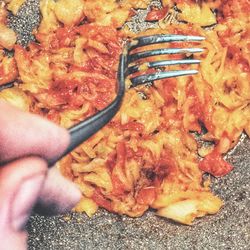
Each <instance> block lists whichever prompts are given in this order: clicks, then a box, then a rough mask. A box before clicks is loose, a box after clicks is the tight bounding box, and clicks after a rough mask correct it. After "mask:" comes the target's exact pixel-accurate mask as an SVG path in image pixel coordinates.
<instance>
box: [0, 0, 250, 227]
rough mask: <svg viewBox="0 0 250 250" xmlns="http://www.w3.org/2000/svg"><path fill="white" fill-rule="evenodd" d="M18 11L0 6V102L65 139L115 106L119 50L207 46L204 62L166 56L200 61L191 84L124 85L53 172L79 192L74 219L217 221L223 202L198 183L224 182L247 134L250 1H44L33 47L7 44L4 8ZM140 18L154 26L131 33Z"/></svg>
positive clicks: (11, 40) (15, 4) (14, 5)
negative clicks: (143, 44)
mask: <svg viewBox="0 0 250 250" xmlns="http://www.w3.org/2000/svg"><path fill="white" fill-rule="evenodd" d="M0 2H1V1H0ZM24 2H25V1H23V0H22V1H20V0H12V1H2V3H1V7H0V85H4V84H8V83H10V82H12V83H14V86H13V87H12V88H7V89H4V90H3V91H1V92H0V98H1V99H5V100H7V101H9V102H10V103H12V104H13V105H16V106H17V107H19V108H21V109H23V110H26V111H30V112H33V113H36V114H40V115H41V116H44V117H46V118H48V119H50V120H52V121H54V122H56V123H58V124H60V125H61V126H64V127H66V128H69V127H71V126H73V125H74V124H76V123H78V122H80V121H82V120H84V119H86V118H87V117H89V116H91V115H93V114H95V113H96V112H98V111H99V110H102V109H103V108H105V107H106V106H107V105H108V104H109V103H110V102H111V101H112V100H113V99H114V98H115V95H116V82H117V68H118V63H119V55H120V53H121V51H122V48H123V46H124V44H125V42H126V41H127V40H128V39H131V38H133V37H137V36H143V35H150V34H186V35H200V36H204V37H205V38H206V39H205V40H204V41H203V42H201V43H200V44H198V46H199V47H201V48H203V49H204V52H203V53H201V54H198V55H193V54H183V55H174V56H171V57H170V58H173V59H176V58H196V59H200V60H201V61H202V62H201V65H199V66H197V65H196V66H192V67H193V68H195V69H198V70H199V74H197V75H195V76H187V77H180V78H173V79H164V80H159V81H156V82H153V83H152V84H148V85H142V86H138V87H133V86H127V91H126V94H125V97H124V100H123V104H122V106H121V108H120V111H119V112H118V113H117V115H116V116H115V117H114V118H113V120H112V121H111V122H110V123H109V124H108V125H106V126H105V127H104V128H103V129H102V130H100V131H99V132H98V133H97V134H95V135H94V136H92V137H91V138H90V139H89V140H87V141H86V142H84V143H83V144H82V145H81V146H79V147H78V148H77V149H76V150H75V151H74V152H72V153H70V154H69V155H67V156H66V157H65V158H64V159H63V160H62V161H60V162H59V163H58V167H59V168H60V169H61V172H62V174H63V175H64V176H66V177H67V178H69V179H70V180H72V181H73V182H75V183H76V184H77V185H78V186H79V188H80V189H81V191H82V200H81V202H80V203H79V204H78V205H77V206H76V208H75V211H77V212H85V213H87V214H88V215H89V216H92V215H93V214H94V213H95V212H96V211H97V210H98V208H99V207H102V208H105V209H107V210H108V211H110V212H114V213H118V214H125V215H128V216H131V217H137V216H141V215H142V214H143V213H144V212H145V211H147V210H148V209H149V208H151V209H154V210H155V211H156V214H157V215H160V216H163V217H167V218H170V219H172V220H175V221H177V222H180V223H184V224H191V223H192V221H193V220H194V219H195V218H196V217H202V216H204V215H206V214H215V213H217V212H218V211H219V210H220V208H221V207H222V205H223V202H222V201H221V200H220V198H218V197H217V196H215V195H214V194H213V193H212V192H211V190H210V179H209V177H207V175H206V178H205V176H204V173H209V174H211V175H213V176H215V177H220V176H223V175H225V174H227V173H229V172H230V171H231V170H232V169H233V167H232V166H231V165H230V164H229V163H227V162H226V161H225V160H224V159H223V157H224V156H225V154H226V153H227V152H228V151H229V150H230V149H232V148H233V147H234V146H235V145H236V144H237V142H238V141H239V138H240V136H241V134H242V133H243V132H244V131H245V132H246V133H247V134H248V135H249V134H250V105H249V104H250V74H249V70H250V17H249V12H250V1H249V0H215V1H214V0H207V1H192V0H185V1H180V0H175V1H172V0H163V1H162V6H158V5H157V6H156V5H154V4H151V5H149V4H150V1H148V0H145V1H132V0H131V1H130V0H121V1H115V0H108V1H107V0H106V1H104V0H103V1H102V0H94V1H93V0H75V1H70V0H57V1H55V0H41V1H40V10H41V16H42V20H41V23H40V25H39V27H38V28H37V29H36V30H34V32H33V33H34V36H35V38H36V42H30V44H29V45H28V47H27V48H24V47H22V46H21V45H17V44H16V37H15V33H14V32H13V31H12V30H11V29H9V28H8V27H7V26H6V25H7V21H6V18H7V11H6V8H8V9H9V10H10V11H12V12H13V14H16V13H17V11H18V9H19V7H20V6H21V5H22V4H23V3H24ZM7 3H8V4H7ZM148 5H149V6H150V7H147V6H148ZM138 8H140V9H141V8H148V14H147V16H146V19H145V22H154V23H158V26H159V27H158V28H156V29H149V30H146V31H144V32H141V33H139V34H135V33H133V32H132V31H131V30H129V29H128V27H127V25H126V22H127V21H129V20H131V18H133V16H134V15H135V14H136V10H137V9H138ZM168 46H170V47H180V46H181V47H187V46H193V44H189V45H188V44H185V43H181V44H179V43H173V44H169V45H168ZM196 46H197V44H196ZM6 50H13V51H14V56H13V57H9V56H7V55H6ZM156 59H157V58H151V59H150V60H156ZM175 67H176V66H175ZM186 67H187V66H178V67H177V68H178V69H180V68H186ZM189 68H190V66H189ZM168 69H169V68H167V67H166V68H165V70H168ZM159 70H162V69H159ZM198 137H199V140H197V138H198ZM55 143H56V142H55Z"/></svg>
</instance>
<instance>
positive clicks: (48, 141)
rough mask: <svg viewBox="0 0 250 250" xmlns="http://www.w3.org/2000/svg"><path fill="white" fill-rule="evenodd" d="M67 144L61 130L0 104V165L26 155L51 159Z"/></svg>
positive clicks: (7, 105) (33, 116)
mask: <svg viewBox="0 0 250 250" xmlns="http://www.w3.org/2000/svg"><path fill="white" fill-rule="evenodd" d="M68 144H69V134H68V132H67V131H66V130H65V129H63V128H60V127H58V126H57V125H55V124H54V123H52V122H49V121H47V120H46V119H43V118H41V117H39V116H37V115H34V114H29V113H25V112H22V111H20V110H18V109H16V108H14V107H12V106H10V105H9V104H7V103H6V102H4V101H0V162H8V161H11V160H13V159H17V158H20V157H24V156H29V155H37V156H41V157H42V158H45V159H53V158H54V157H55V156H57V155H60V154H61V153H63V152H64V150H65V149H66V147H67V145H68Z"/></svg>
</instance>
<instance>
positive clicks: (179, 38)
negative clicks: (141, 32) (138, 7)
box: [128, 35, 205, 51]
mask: <svg viewBox="0 0 250 250" xmlns="http://www.w3.org/2000/svg"><path fill="white" fill-rule="evenodd" d="M203 40H205V38H204V37H201V36H184V35H153V36H144V37H138V38H135V39H134V40H133V41H132V42H131V43H130V44H129V45H128V50H129V51H131V50H133V49H136V48H138V47H142V46H146V45H151V44H159V43H169V42H200V41H203Z"/></svg>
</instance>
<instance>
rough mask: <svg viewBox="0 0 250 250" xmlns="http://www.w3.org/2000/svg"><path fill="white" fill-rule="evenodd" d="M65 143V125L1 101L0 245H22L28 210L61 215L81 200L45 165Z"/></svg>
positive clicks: (72, 187)
mask: <svg viewBox="0 0 250 250" xmlns="http://www.w3.org/2000/svg"><path fill="white" fill-rule="evenodd" d="M68 143H69V134H68V132H67V131H66V130H65V129H63V128H60V127H58V126H56V125H55V124H53V123H51V122H49V121H47V120H45V119H43V118H41V117H38V116H36V115H33V114H29V113H24V112H22V111H20V110H18V109H16V108H14V107H12V106H10V105H8V104H7V103H5V102H3V101H0V242H1V244H0V249H14V250H23V249H27V232H26V231H25V225H26V223H27V220H28V219H29V216H30V214H31V212H32V211H33V210H35V211H36V212H38V213H40V214H43V215H55V214H61V213H65V212H67V211H70V210H71V209H72V208H73V207H74V206H75V204H76V203H77V202H78V201H79V200H80V198H81V193H80V191H79V190H78V188H77V187H76V186H75V185H74V184H72V183H71V182H69V181H68V180H66V179H65V178H64V177H62V176H61V175H60V173H59V171H58V170H57V169H56V168H55V167H53V168H51V169H48V165H47V160H49V159H51V158H54V157H55V156H57V155H59V154H61V153H62V152H63V151H64V150H65V149H66V147H67V145H68Z"/></svg>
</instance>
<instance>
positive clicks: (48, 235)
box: [10, 0, 250, 250]
mask: <svg viewBox="0 0 250 250" xmlns="http://www.w3.org/2000/svg"><path fill="white" fill-rule="evenodd" d="M38 2H39V0H28V1H27V4H26V7H25V8H22V10H21V11H20V12H19V14H18V16H17V17H10V21H11V26H12V27H14V28H15V30H16V31H17V32H18V33H19V41H20V42H21V43H22V44H26V42H27V41H28V40H30V39H31V36H30V32H31V31H32V29H33V28H34V27H35V26H36V25H37V24H38V23H39V14H38V10H39V8H38ZM153 2H155V3H157V2H158V1H153ZM142 15H143V13H142ZM142 26H143V24H142V23H141V18H139V19H136V20H134V21H133V22H132V23H130V27H131V28H133V29H140V28H141V27H142ZM249 151H250V140H249V139H246V138H245V139H243V140H242V142H241V143H240V145H239V146H238V147H237V148H236V149H235V150H234V152H231V154H230V155H229V156H228V159H229V161H230V162H231V163H232V164H233V165H234V166H235V169H234V171H233V172H231V173H230V174H229V175H228V176H226V177H224V178H220V179H214V182H213V189H214V192H215V193H216V194H218V195H219V196H220V197H222V198H223V200H224V201H225V206H224V208H223V209H222V210H221V211H220V212H219V213H218V214H217V215H214V216H207V217H205V218H202V219H200V220H197V221H196V223H195V224H194V225H193V226H182V225H178V224H175V223H173V222H170V221H169V220H167V219H164V218H160V217H156V216H155V215H153V213H152V212H148V213H146V214H145V215H144V216H143V217H142V218H138V219H132V218H128V217H126V216H119V215H113V214H110V213H107V212H105V211H100V212H99V213H97V214H96V215H95V216H94V217H93V218H92V219H89V218H87V216H85V215H81V214H69V215H68V217H70V220H68V221H66V220H65V216H58V217H41V216H33V217H32V218H31V220H30V222H29V224H28V227H27V228H28V232H29V249H31V250H33V249H34V250H40V249H41V250H47V249H51V250H74V249H96V250H99V249H100V250H101V249H102V250H103V249H106V250H108V249H112V250H113V249H135V250H140V249H159V250H161V249H171V250H172V249H177V250H178V249H181V250H182V249H202V250H206V249H211V250H212V249H227V250H229V249H237V250H241V249H245V250H249V249H250V213H249V211H250V159H249Z"/></svg>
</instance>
